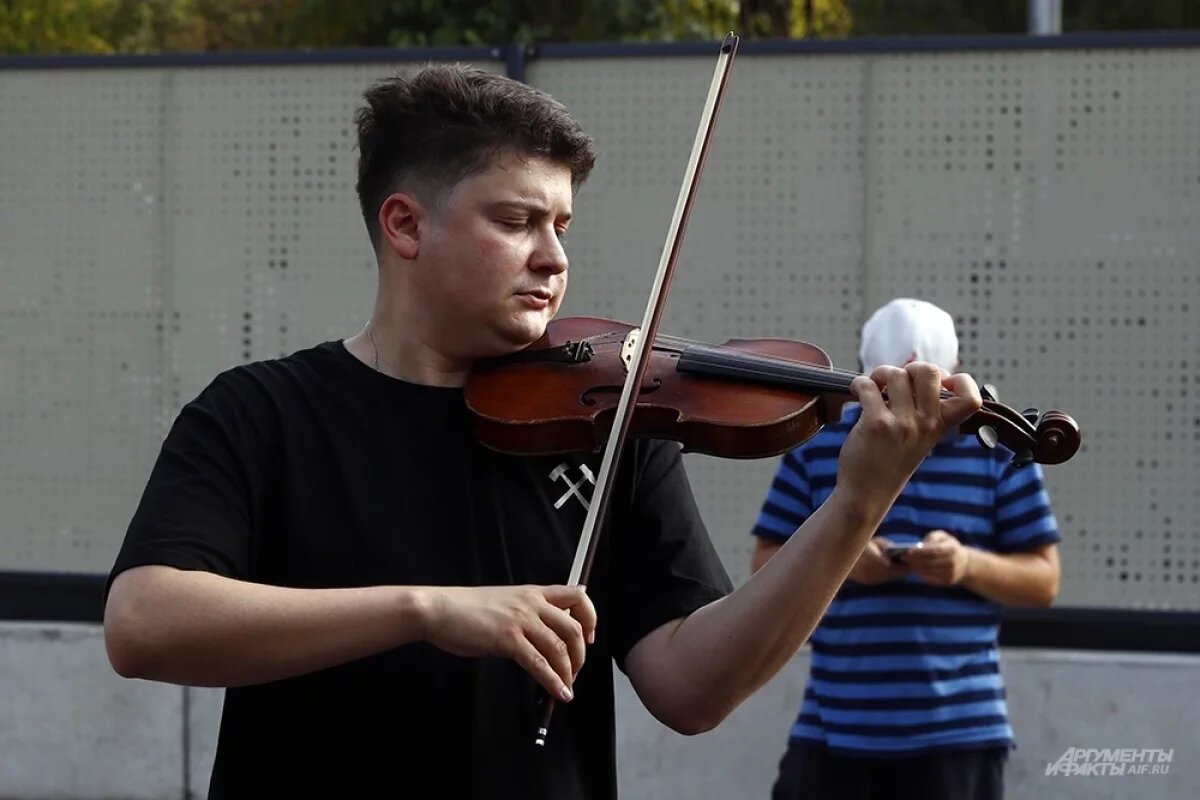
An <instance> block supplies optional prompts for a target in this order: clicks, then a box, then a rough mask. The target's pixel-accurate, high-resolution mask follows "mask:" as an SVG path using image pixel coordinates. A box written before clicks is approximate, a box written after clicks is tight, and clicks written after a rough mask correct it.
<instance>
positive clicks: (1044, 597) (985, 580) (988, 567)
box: [961, 548, 1059, 606]
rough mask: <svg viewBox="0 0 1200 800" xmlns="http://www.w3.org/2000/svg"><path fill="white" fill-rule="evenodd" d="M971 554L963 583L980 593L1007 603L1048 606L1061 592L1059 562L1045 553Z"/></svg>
mask: <svg viewBox="0 0 1200 800" xmlns="http://www.w3.org/2000/svg"><path fill="white" fill-rule="evenodd" d="M969 553H970V555H969V557H968V560H967V571H966V575H965V576H964V577H963V580H962V584H961V585H962V586H963V587H965V588H967V589H970V590H971V591H973V592H975V593H976V594H978V595H981V596H983V597H986V598H987V599H989V600H991V601H993V602H996V603H999V604H1001V605H1006V606H1048V605H1050V604H1051V603H1052V602H1054V598H1055V597H1056V596H1057V595H1058V584H1059V570H1058V565H1057V563H1056V562H1055V561H1054V560H1053V559H1051V558H1048V557H1047V556H1046V555H1045V554H1043V553H1012V554H1005V555H1001V554H998V553H991V552H988V551H986V550H979V549H976V548H970V550H969Z"/></svg>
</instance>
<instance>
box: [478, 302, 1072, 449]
mask: <svg viewBox="0 0 1200 800" xmlns="http://www.w3.org/2000/svg"><path fill="white" fill-rule="evenodd" d="M639 333H640V331H639V329H638V328H637V327H636V326H634V325H631V324H629V323H623V322H617V321H614V320H607V319H602V318H598V317H566V318H561V319H557V320H553V321H551V322H550V323H549V325H548V326H547V328H546V332H545V334H544V335H543V336H542V337H541V338H540V339H538V341H536V342H534V343H533V344H531V345H530V346H528V347H527V348H525V349H524V350H521V351H519V352H517V353H515V354H513V355H510V356H502V357H499V358H494V359H490V360H487V361H483V362H480V363H479V364H478V365H477V366H476V368H475V371H474V373H473V375H472V377H471V379H470V381H469V382H468V384H467V387H466V393H465V396H466V402H467V406H468V408H469V409H470V411H471V413H472V415H473V419H474V424H475V432H476V435H477V437H478V439H479V440H480V442H482V443H483V444H485V445H486V446H488V447H490V448H492V449H494V450H497V451H500V452H505V453H512V454H517V455H529V456H532V455H550V454H560V453H568V452H599V451H600V450H601V449H602V448H603V447H604V444H605V442H606V441H607V440H608V437H609V436H610V434H611V432H612V427H613V421H614V417H615V414H616V408H617V401H618V398H619V396H620V393H621V389H622V386H623V385H624V383H625V381H626V378H627V376H628V374H629V371H630V369H631V368H632V361H633V355H634V351H635V348H636V345H637V337H638V335H639ZM649 349H650V350H651V355H650V357H649V363H648V364H647V366H646V368H645V373H644V375H643V376H642V379H641V382H640V385H639V387H638V388H637V390H636V393H637V402H636V405H635V407H634V410H633V414H632V419H631V421H630V423H629V427H628V432H627V435H629V436H632V437H646V438H656V439H670V440H674V441H677V442H679V443H680V444H681V445H682V447H683V451H684V452H694V453H702V454H705V455H711V456H716V457H718V458H730V459H754V458H768V457H771V456H777V455H781V454H782V453H785V452H787V451H788V450H791V449H792V448H794V447H796V446H797V445H799V444H801V443H803V442H805V441H806V440H808V439H809V438H810V437H812V436H813V435H814V434H815V433H817V431H819V430H820V429H821V428H822V427H823V426H825V425H827V424H830V423H833V422H837V421H838V420H839V419H840V418H841V409H842V406H843V405H844V404H845V403H847V402H850V401H852V400H853V396H852V394H851V392H850V384H851V383H852V382H853V380H854V379H855V378H857V377H858V376H859V373H858V372H849V371H844V370H838V369H834V368H833V365H832V362H831V360H830V358H829V356H828V355H827V354H826V352H825V351H824V350H823V349H821V348H820V347H818V346H817V345H815V344H809V343H807V342H801V341H791V340H787V339H731V340H729V341H727V342H725V343H724V344H721V345H710V344H705V343H702V342H693V341H688V340H686V339H679V338H675V337H670V336H658V337H656V339H655V341H654V343H653V344H652V345H650V346H649ZM985 394H986V395H988V396H987V397H986V398H985V399H984V401H983V406H982V408H981V409H980V410H979V411H977V412H976V413H975V414H973V415H972V416H971V417H970V418H969V419H968V420H967V421H966V422H964V423H962V425H960V428H959V430H960V432H962V433H974V434H975V435H976V437H977V438H978V439H979V441H980V442H981V443H982V444H983V445H985V446H987V447H989V448H993V447H995V446H996V445H997V444H998V443H999V444H1002V445H1003V446H1004V447H1006V448H1007V449H1009V450H1010V451H1012V453H1013V463H1014V464H1015V465H1017V466H1023V465H1026V464H1029V463H1031V462H1038V463H1041V464H1061V463H1063V462H1064V461H1067V460H1068V459H1069V458H1071V456H1073V455H1074V454H1075V452H1076V451H1077V450H1078V449H1079V445H1080V433H1079V426H1078V425H1077V424H1076V422H1075V420H1073V419H1072V418H1071V417H1070V416H1069V415H1067V414H1065V413H1063V412H1061V411H1047V412H1045V413H1040V412H1038V410H1037V409H1026V410H1024V411H1022V412H1017V411H1016V410H1015V409H1013V408H1010V407H1009V406H1006V405H1004V404H1002V403H1000V402H999V401H998V400H996V399H994V397H992V396H991V394H992V393H991V392H990V391H985ZM943 395H944V396H946V397H949V396H950V395H949V393H948V392H943Z"/></svg>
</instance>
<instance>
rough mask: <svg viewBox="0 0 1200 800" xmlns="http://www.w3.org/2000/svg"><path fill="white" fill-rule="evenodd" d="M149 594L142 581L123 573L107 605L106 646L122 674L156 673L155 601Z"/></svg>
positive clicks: (145, 676)
mask: <svg viewBox="0 0 1200 800" xmlns="http://www.w3.org/2000/svg"><path fill="white" fill-rule="evenodd" d="M146 594H147V592H145V591H143V589H142V587H141V586H140V581H133V580H126V576H120V577H118V578H117V580H116V582H115V583H114V585H113V588H112V590H111V591H110V593H109V597H108V602H107V604H106V605H105V607H104V649H105V652H106V653H107V655H108V663H109V664H110V665H111V666H112V668H113V670H114V671H115V672H116V673H117V674H118V675H120V676H121V677H122V678H142V679H151V678H152V676H153V673H154V669H155V662H156V660H157V658H156V655H155V647H154V631H155V630H156V628H157V626H156V624H155V620H154V611H153V608H154V605H155V604H154V602H153V601H152V599H151V598H149V597H147V596H146Z"/></svg>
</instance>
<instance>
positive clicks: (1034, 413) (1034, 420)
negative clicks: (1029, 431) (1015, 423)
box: [1021, 408, 1042, 428]
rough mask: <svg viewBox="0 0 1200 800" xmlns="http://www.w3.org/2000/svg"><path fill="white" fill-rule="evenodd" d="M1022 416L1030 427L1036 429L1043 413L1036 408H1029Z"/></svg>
mask: <svg viewBox="0 0 1200 800" xmlns="http://www.w3.org/2000/svg"><path fill="white" fill-rule="evenodd" d="M1021 416H1022V417H1024V418H1025V419H1026V420H1027V421H1028V422H1029V424H1030V425H1032V426H1033V427H1035V428H1036V427H1037V424H1038V420H1039V419H1041V418H1042V412H1041V411H1038V410H1037V409H1036V408H1027V409H1025V410H1024V411H1022V412H1021Z"/></svg>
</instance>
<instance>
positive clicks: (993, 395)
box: [979, 383, 1000, 402]
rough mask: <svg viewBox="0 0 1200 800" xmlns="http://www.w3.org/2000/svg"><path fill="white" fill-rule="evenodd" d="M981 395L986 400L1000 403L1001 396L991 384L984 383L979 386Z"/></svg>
mask: <svg viewBox="0 0 1200 800" xmlns="http://www.w3.org/2000/svg"><path fill="white" fill-rule="evenodd" d="M979 394H980V395H982V396H983V399H984V400H993V401H996V402H999V401H1000V394H999V393H998V392H997V391H996V387H995V386H993V385H992V384H990V383H982V384H980V385H979Z"/></svg>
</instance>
